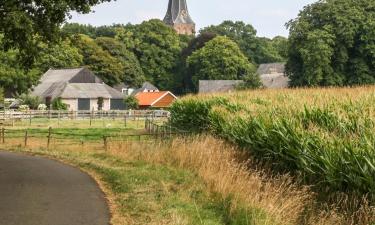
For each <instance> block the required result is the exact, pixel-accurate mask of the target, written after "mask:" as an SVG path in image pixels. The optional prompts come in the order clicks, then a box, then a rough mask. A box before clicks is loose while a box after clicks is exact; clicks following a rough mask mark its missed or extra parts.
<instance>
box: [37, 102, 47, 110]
mask: <svg viewBox="0 0 375 225" xmlns="http://www.w3.org/2000/svg"><path fill="white" fill-rule="evenodd" d="M47 109H48V107H47V105H46V104H39V106H38V110H40V111H45V110H47Z"/></svg>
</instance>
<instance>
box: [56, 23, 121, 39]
mask: <svg viewBox="0 0 375 225" xmlns="http://www.w3.org/2000/svg"><path fill="white" fill-rule="evenodd" d="M121 26H122V25H117V24H114V25H112V26H99V27H94V26H92V25H90V24H88V25H85V24H79V23H66V24H64V26H63V27H62V28H61V32H62V33H63V34H64V35H67V36H72V35H76V34H84V35H87V36H89V37H91V38H94V39H95V38H98V37H111V38H114V37H115V36H116V34H117V32H116V29H117V28H118V27H121Z"/></svg>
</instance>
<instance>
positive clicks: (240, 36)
mask: <svg viewBox="0 0 375 225" xmlns="http://www.w3.org/2000/svg"><path fill="white" fill-rule="evenodd" d="M200 33H214V34H216V35H221V36H226V37H229V38H230V39H232V40H233V41H235V42H236V43H237V44H238V46H239V47H240V49H241V51H242V52H243V53H244V54H245V55H246V57H247V58H248V59H249V60H250V61H251V62H254V63H257V64H260V63H270V62H279V61H283V59H282V57H281V56H280V55H279V54H278V52H277V50H275V49H274V48H273V46H272V43H271V42H272V41H271V40H269V39H267V38H258V37H257V36H256V34H257V31H256V30H255V29H254V27H253V26H252V25H250V24H245V23H244V22H242V21H236V22H233V21H229V20H227V21H224V22H223V23H221V24H219V25H216V26H214V25H212V26H209V27H206V28H203V29H202V30H201V31H200Z"/></svg>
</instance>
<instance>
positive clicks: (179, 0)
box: [164, 0, 195, 25]
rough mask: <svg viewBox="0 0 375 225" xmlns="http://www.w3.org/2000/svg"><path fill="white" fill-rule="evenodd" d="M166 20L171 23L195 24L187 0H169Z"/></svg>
mask: <svg viewBox="0 0 375 225" xmlns="http://www.w3.org/2000/svg"><path fill="white" fill-rule="evenodd" d="M164 22H165V23H166V24H169V25H174V24H195V23H194V21H193V20H192V19H191V17H190V15H189V10H188V7H187V3H186V0H169V4H168V11H167V14H166V15H165V17H164Z"/></svg>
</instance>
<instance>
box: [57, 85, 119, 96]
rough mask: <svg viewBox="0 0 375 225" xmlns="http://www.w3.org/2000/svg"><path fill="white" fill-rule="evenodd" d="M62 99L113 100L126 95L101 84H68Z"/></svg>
mask: <svg viewBox="0 0 375 225" xmlns="http://www.w3.org/2000/svg"><path fill="white" fill-rule="evenodd" d="M59 97H61V98H94V99H95V98H99V97H102V98H112V99H122V98H124V95H123V94H122V93H121V92H119V91H117V90H115V89H114V88H111V87H110V86H108V85H106V84H103V83H102V84H99V83H91V84H90V83H68V84H67V85H66V86H65V88H64V90H63V91H62V93H61V94H60V96H59Z"/></svg>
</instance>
